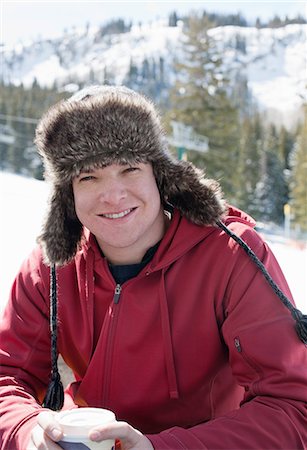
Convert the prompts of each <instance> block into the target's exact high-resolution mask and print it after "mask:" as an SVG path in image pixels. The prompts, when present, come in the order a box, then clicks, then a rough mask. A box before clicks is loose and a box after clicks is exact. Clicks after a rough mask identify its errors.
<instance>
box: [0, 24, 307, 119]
mask: <svg viewBox="0 0 307 450" xmlns="http://www.w3.org/2000/svg"><path fill="white" fill-rule="evenodd" d="M211 34H212V35H213V36H214V37H215V38H216V39H217V41H218V43H219V44H218V45H219V50H220V52H222V54H223V59H224V70H225V71H226V72H227V73H229V74H232V75H234V74H235V73H236V72H238V73H240V74H241V75H244V74H245V75H246V76H247V79H248V85H249V88H250V89H251V92H252V94H253V95H254V97H255V99H256V100H257V101H258V102H259V104H260V106H261V107H262V108H263V109H273V110H275V111H279V112H280V114H281V115H283V114H287V115H288V116H289V114H296V113H298V112H299V108H300V106H301V105H302V102H303V101H304V100H305V101H306V100H307V95H306V89H307V73H306V70H307V25H295V24H293V25H287V26H284V27H281V28H274V29H271V28H262V29H257V28H254V27H235V26H225V27H218V28H215V29H212V30H211ZM181 37H182V24H181V23H180V22H179V25H178V26H177V27H169V26H167V25H166V23H165V21H158V22H154V23H152V24H151V25H143V26H134V27H132V29H131V31H130V32H127V33H123V34H113V35H104V36H101V33H100V32H99V30H98V29H97V28H91V27H87V28H84V29H79V30H74V31H73V32H70V33H68V32H67V33H65V34H63V36H62V37H60V38H57V39H54V40H42V41H37V42H32V43H28V44H25V45H19V46H18V47H15V48H14V49H9V48H5V47H4V49H3V50H2V51H3V55H2V57H1V59H2V61H3V70H2V74H3V79H4V81H5V82H12V83H15V84H19V83H21V82H22V83H24V85H25V86H29V85H31V84H32V83H33V81H34V79H36V80H37V81H38V83H39V84H41V85H44V86H51V85H53V84H54V83H55V82H56V83H57V85H58V86H60V87H63V86H65V85H67V84H69V85H70V87H71V83H73V82H78V81H83V80H89V81H91V79H95V81H96V82H97V81H98V82H101V83H103V82H104V77H105V75H106V73H109V74H112V81H113V82H114V83H116V84H121V83H123V81H124V78H125V76H126V74H127V72H128V70H129V66H130V64H131V62H133V63H134V64H135V65H138V66H140V67H141V65H142V63H143V61H144V60H145V59H146V58H147V59H148V60H151V61H152V60H155V61H156V63H159V61H160V58H163V59H164V69H165V70H164V73H165V77H167V78H168V80H169V81H171V80H172V77H173V76H174V71H173V68H172V62H173V58H174V56H175V55H178V54H179V52H178V49H179V46H180V41H181Z"/></svg>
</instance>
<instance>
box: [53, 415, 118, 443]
mask: <svg viewBox="0 0 307 450" xmlns="http://www.w3.org/2000/svg"><path fill="white" fill-rule="evenodd" d="M56 420H57V422H58V423H59V425H60V427H61V429H62V431H63V434H64V439H65V438H67V437H72V438H74V439H75V438H83V439H87V436H88V432H89V430H90V429H91V428H94V427H95V426H98V425H103V424H105V423H109V422H112V421H113V420H115V414H114V413H113V412H112V411H110V410H108V409H102V408H75V409H70V410H67V411H62V412H59V413H57V415H56Z"/></svg>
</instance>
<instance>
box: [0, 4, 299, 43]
mask: <svg viewBox="0 0 307 450" xmlns="http://www.w3.org/2000/svg"><path fill="white" fill-rule="evenodd" d="M0 7H1V8H0V30H1V31H0V41H1V42H2V43H4V44H5V45H9V46H10V45H14V44H16V43H20V42H22V43H26V42H27V41H29V40H33V39H36V38H38V37H40V38H53V37H56V36H60V35H61V34H62V33H63V31H64V30H65V29H70V28H72V27H85V26H86V24H87V23H89V24H90V25H94V26H95V25H96V26H98V25H101V24H103V23H106V22H108V21H110V20H112V19H116V18H123V19H125V21H126V22H129V21H130V20H131V21H132V22H133V23H138V22H139V21H142V22H150V21H152V20H155V19H157V18H167V17H168V14H169V13H170V12H173V11H176V12H177V14H179V15H180V14H186V13H188V12H190V11H193V10H195V11H197V10H206V11H208V12H219V13H237V12H241V13H242V15H243V16H244V17H245V18H246V19H247V20H251V21H253V22H254V20H255V19H256V18H257V17H259V18H260V19H261V20H263V21H266V20H268V19H270V18H272V17H274V15H275V14H278V15H279V16H280V17H285V16H286V15H288V17H290V18H291V17H294V16H296V15H297V14H301V15H302V16H304V17H307V0H304V1H303V0H300V1H291V0H290V1H289V0H288V1H284V0H277V1H276V0H271V1H267V0H263V1H261V0H257V1H252V0H241V1H231V0H224V1H215V0H207V1H180V0H176V1H161V0H160V1H132V2H130V1H117V0H113V1H102V0H100V1H91V0H89V1H75V0H74V1H62V0H59V1H57V0H54V1H45V0H41V1H37V0H36V1H33V0H32V1H27V0H19V1H14V0H0Z"/></svg>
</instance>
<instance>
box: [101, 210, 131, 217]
mask: <svg viewBox="0 0 307 450" xmlns="http://www.w3.org/2000/svg"><path fill="white" fill-rule="evenodd" d="M131 211H132V209H126V211H122V212H120V213H114V214H102V216H103V217H107V218H108V219H119V218H120V217H124V216H126V215H127V214H129V213H130V212H131Z"/></svg>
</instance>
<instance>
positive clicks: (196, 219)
mask: <svg viewBox="0 0 307 450" xmlns="http://www.w3.org/2000/svg"><path fill="white" fill-rule="evenodd" d="M154 171H155V175H156V180H157V184H158V187H159V190H160V193H161V197H162V201H164V202H168V203H171V204H172V205H173V206H174V207H176V208H177V209H178V210H179V211H180V212H181V214H182V215H183V216H185V217H186V218H187V219H189V220H191V222H193V223H195V224H197V225H213V224H215V223H216V222H217V221H218V220H219V219H221V217H222V215H223V214H224V213H225V211H226V205H225V201H224V200H223V197H222V192H221V188H220V185H219V183H218V182H216V181H215V180H209V179H205V178H204V175H203V172H202V171H200V170H199V169H197V168H196V167H195V166H194V165H193V164H192V163H190V162H187V161H173V160H170V159H167V161H165V160H164V161H161V160H160V161H157V162H156V163H155V166H154Z"/></svg>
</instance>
